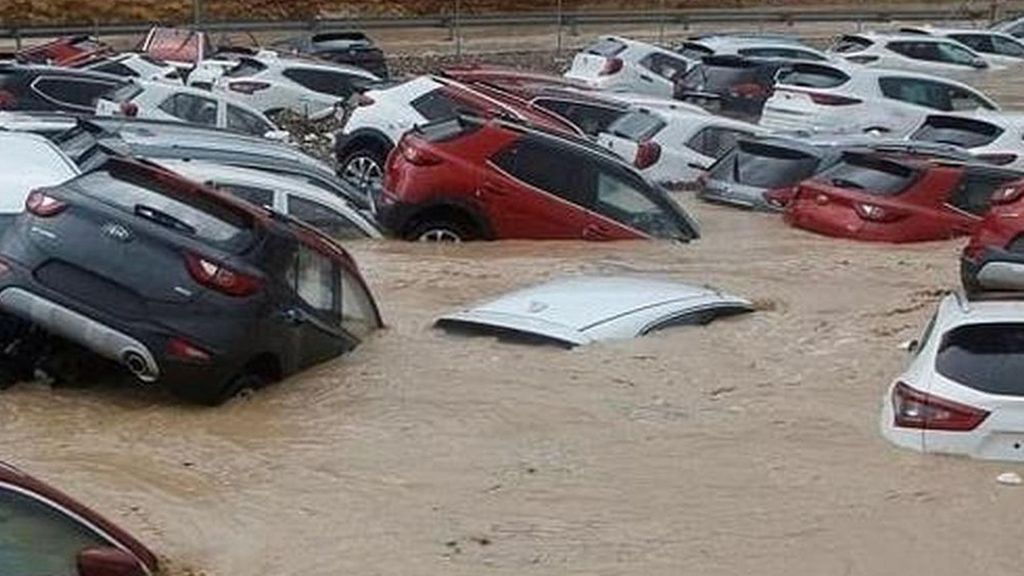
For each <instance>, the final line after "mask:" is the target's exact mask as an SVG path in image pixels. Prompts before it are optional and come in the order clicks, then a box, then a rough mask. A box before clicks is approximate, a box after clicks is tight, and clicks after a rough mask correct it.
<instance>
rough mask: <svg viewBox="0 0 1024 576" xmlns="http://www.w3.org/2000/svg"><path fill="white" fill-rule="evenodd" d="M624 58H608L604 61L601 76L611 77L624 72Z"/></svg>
mask: <svg viewBox="0 0 1024 576" xmlns="http://www.w3.org/2000/svg"><path fill="white" fill-rule="evenodd" d="M622 65H623V62H622V58H607V59H605V61H604V68H601V73H600V75H601V76H611V75H612V74H618V73H619V72H621V71H622Z"/></svg>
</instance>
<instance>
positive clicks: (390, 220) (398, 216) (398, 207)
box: [370, 188, 416, 237]
mask: <svg viewBox="0 0 1024 576" xmlns="http://www.w3.org/2000/svg"><path fill="white" fill-rule="evenodd" d="M370 205H371V208H372V211H373V215H374V216H375V217H376V218H377V224H378V225H379V226H380V227H381V229H382V230H384V232H385V233H387V234H388V235H391V236H398V237H400V236H402V234H403V233H404V232H405V229H406V228H407V227H408V223H409V219H410V218H411V217H412V215H413V213H414V212H415V211H416V206H414V205H412V204H406V203H404V202H399V201H397V200H395V199H394V198H393V197H392V196H391V195H389V194H388V193H387V192H386V191H385V190H383V189H381V188H376V189H374V190H371V191H370Z"/></svg>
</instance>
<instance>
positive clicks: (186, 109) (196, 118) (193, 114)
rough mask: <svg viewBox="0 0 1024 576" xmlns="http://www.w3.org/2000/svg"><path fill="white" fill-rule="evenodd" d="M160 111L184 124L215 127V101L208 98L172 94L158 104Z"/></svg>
mask: <svg viewBox="0 0 1024 576" xmlns="http://www.w3.org/2000/svg"><path fill="white" fill-rule="evenodd" d="M160 109H161V110H163V111H164V112H166V113H168V114H170V115H171V116H174V117H175V118H180V119H181V120H184V121H185V122H192V123H193V124H202V125H204V126H216V125H217V101H216V100H211V99H209V98H203V97H201V96H196V95H194V94H185V93H179V94H174V95H172V96H171V97H169V98H167V99H166V100H164V101H163V104H160Z"/></svg>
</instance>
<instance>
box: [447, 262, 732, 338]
mask: <svg viewBox="0 0 1024 576" xmlns="http://www.w3.org/2000/svg"><path fill="white" fill-rule="evenodd" d="M751 309H752V307H751V304H750V302H748V301H746V300H744V299H742V298H737V297H735V296H730V295H728V294H723V293H721V292H719V291H717V290H715V289H712V288H705V287H699V286H692V285H688V284H682V283H679V282H673V281H667V280H659V279H650V278H634V277H624V276H620V277H594V276H581V277H575V278H563V279H559V280H554V281H551V282H547V283H545V284H540V285H538V286H533V287H530V288H526V289H523V290H519V291H516V292H512V293H510V294H506V295H504V296H501V297H500V298H497V299H496V300H492V301H490V302H487V303H485V304H482V305H480V306H477V307H475V308H472V309H469V310H466V311H463V312H457V313H455V314H450V315H447V316H445V317H443V318H441V319H439V320H438V325H439V326H441V327H453V328H491V329H500V330H510V331H512V332H517V333H522V334H526V335H532V336H539V337H543V338H546V339H550V340H554V341H557V342H562V343H565V344H568V345H571V346H579V345H583V344H589V343H591V342H595V341H599V340H615V339H623V338H634V337H637V336H642V335H644V334H647V333H648V332H650V331H653V330H656V329H658V328H659V327H662V326H664V325H666V324H670V323H671V321H672V320H673V319H679V318H680V317H681V316H683V315H686V314H690V313H697V312H701V311H715V310H717V311H720V312H722V313H728V312H737V311H750V310H751Z"/></svg>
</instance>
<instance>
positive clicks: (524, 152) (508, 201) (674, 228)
mask: <svg viewBox="0 0 1024 576" xmlns="http://www.w3.org/2000/svg"><path fill="white" fill-rule="evenodd" d="M374 206H375V209H376V212H377V217H378V220H379V221H380V223H381V225H382V226H383V227H384V228H385V229H387V230H389V231H390V232H391V233H392V234H393V235H395V236H398V237H399V238H405V239H407V240H421V241H463V240H477V239H504V238H532V239H587V240H623V239H642V238H668V239H674V240H680V241H688V240H692V239H695V238H697V236H698V235H699V232H698V229H697V225H696V223H695V222H694V221H693V220H691V219H690V217H689V216H688V215H687V214H686V212H685V211H684V210H683V209H682V208H681V207H680V206H679V205H678V204H676V203H675V201H673V200H672V199H671V198H670V197H669V196H668V194H667V193H666V192H665V191H664V190H663V189H661V188H659V187H657V186H655V185H654V184H652V183H651V182H650V181H649V180H647V179H645V178H644V177H643V176H641V175H640V174H639V173H638V172H636V171H635V170H634V169H633V168H631V167H630V166H629V165H627V164H626V163H625V162H623V161H622V160H620V159H619V158H616V157H615V156H614V155H613V154H611V153H609V152H607V151H606V150H604V149H602V148H601V147H599V146H597V145H595V144H593V143H591V142H589V141H585V140H582V139H576V138H572V137H568V136H564V135H561V134H558V133H556V132H546V131H543V130H539V129H536V128H530V127H527V126H525V125H523V124H519V123H515V122H507V121H503V120H487V119H482V118H476V117H466V116H463V117H459V118H456V119H453V120H446V121H442V122H438V123H434V124H428V125H426V126H421V127H419V128H416V129H414V130H412V131H410V132H409V133H407V134H406V135H405V137H403V138H402V140H401V141H400V142H399V144H398V147H397V148H396V149H395V150H394V152H392V153H391V156H390V157H389V158H388V164H387V170H386V175H385V178H384V183H383V187H382V190H381V191H380V192H379V193H378V195H377V196H376V199H375V202H374Z"/></svg>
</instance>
